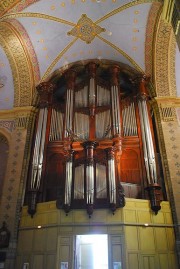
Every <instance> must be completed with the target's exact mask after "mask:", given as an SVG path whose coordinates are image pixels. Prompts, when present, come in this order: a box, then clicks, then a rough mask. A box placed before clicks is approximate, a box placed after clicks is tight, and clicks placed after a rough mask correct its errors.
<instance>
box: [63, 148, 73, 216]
mask: <svg viewBox="0 0 180 269" xmlns="http://www.w3.org/2000/svg"><path fill="white" fill-rule="evenodd" d="M72 155H73V152H71V153H70V157H69V159H68V160H67V162H66V179H65V197H64V207H65V211H66V213H68V212H69V209H70V206H71V193H72Z"/></svg>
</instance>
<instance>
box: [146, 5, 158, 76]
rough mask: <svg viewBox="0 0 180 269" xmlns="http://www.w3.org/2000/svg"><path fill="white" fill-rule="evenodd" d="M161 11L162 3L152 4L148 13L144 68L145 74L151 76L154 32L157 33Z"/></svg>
mask: <svg viewBox="0 0 180 269" xmlns="http://www.w3.org/2000/svg"><path fill="white" fill-rule="evenodd" d="M161 11H162V3H153V4H152V6H151V9H150V11H149V16H148V21H147V29H146V41H145V68H146V72H145V73H146V74H147V75H148V76H152V74H153V54H154V51H153V49H154V46H153V41H154V38H155V36H154V32H155V31H157V25H158V21H159V17H160V14H161Z"/></svg>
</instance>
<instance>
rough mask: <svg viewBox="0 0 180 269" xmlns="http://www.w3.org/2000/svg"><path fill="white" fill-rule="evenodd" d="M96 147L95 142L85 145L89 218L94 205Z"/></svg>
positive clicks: (85, 143) (88, 142)
mask: <svg viewBox="0 0 180 269" xmlns="http://www.w3.org/2000/svg"><path fill="white" fill-rule="evenodd" d="M96 146H97V143H96V142H95V141H87V142H84V143H83V147H84V149H85V150H86V204H87V212H88V214H89V217H90V216H91V215H92V213H93V204H94V149H95V147H96Z"/></svg>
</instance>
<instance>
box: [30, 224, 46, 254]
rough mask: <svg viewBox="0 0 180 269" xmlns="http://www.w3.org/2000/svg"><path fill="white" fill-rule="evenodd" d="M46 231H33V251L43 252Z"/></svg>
mask: <svg viewBox="0 0 180 269" xmlns="http://www.w3.org/2000/svg"><path fill="white" fill-rule="evenodd" d="M45 242H46V231H45V230H44V229H37V230H35V231H34V240H33V250H34V251H42V252H43V251H45V248H46V244H45Z"/></svg>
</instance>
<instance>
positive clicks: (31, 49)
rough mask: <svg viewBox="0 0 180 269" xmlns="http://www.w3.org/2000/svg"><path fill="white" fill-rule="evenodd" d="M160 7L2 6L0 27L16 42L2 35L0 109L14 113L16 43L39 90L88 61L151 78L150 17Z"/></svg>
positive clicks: (119, 1)
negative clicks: (113, 64) (108, 63)
mask: <svg viewBox="0 0 180 269" xmlns="http://www.w3.org/2000/svg"><path fill="white" fill-rule="evenodd" d="M3 2H4V8H2V6H3ZM8 2H9V4H8ZM11 2H13V3H11ZM5 4H6V5H5ZM1 5H2V6H1ZM160 6H161V1H158V0H157V1H155V0H139V1H135V0H134V1H130V0H64V1H61V0H39V1H37V0H28V1H27V0H26V1H25V0H21V1H20V0H19V1H18V0H16V1H8V0H3V1H2V4H0V16H1V17H0V24H3V23H6V24H4V25H7V27H8V29H10V30H11V32H12V33H14V37H13V36H8V34H4V36H3V35H2V36H1V33H0V45H1V47H0V109H11V108H12V107H13V100H14V90H15V89H14V88H13V87H15V86H13V85H14V84H15V83H14V82H15V80H16V79H19V78H17V75H15V72H13V71H14V70H13V68H15V67H14V65H17V64H16V63H15V59H14V58H15V56H14V55H16V51H15V52H13V53H14V54H13V55H11V50H12V49H8V46H9V48H12V47H11V46H13V44H9V43H12V42H16V43H17V41H15V40H14V41H13V38H14V39H18V41H19V42H20V44H21V45H22V48H23V51H24V55H27V62H28V63H29V66H30V68H31V70H32V71H31V72H32V73H33V79H34V84H35V85H37V84H38V83H39V82H40V81H44V80H46V79H47V78H48V77H49V76H50V75H51V74H52V73H53V72H54V71H55V70H57V69H60V68H64V69H66V68H67V67H68V65H69V64H70V63H73V62H76V61H82V62H83V61H85V60H87V59H98V60H99V61H102V60H104V59H105V60H114V61H117V62H121V63H123V64H126V65H129V66H130V67H132V68H134V69H136V70H137V71H139V72H142V73H146V63H145V59H146V50H147V48H146V43H147V40H148V37H147V31H148V27H150V25H148V24H150V23H151V20H150V19H149V18H150V14H151V16H155V15H154V14H153V12H150V11H152V9H153V8H154V10H157V9H159V8H160ZM155 14H156V16H157V12H156V13H155ZM4 25H3V27H4ZM12 33H11V35H12ZM16 50H17V53H18V47H17V49H16ZM177 55H178V53H177ZM18 57H19V61H23V60H24V59H21V58H20V56H18ZM23 57H24V56H23ZM12 58H13V59H12ZM177 65H178V66H179V61H178V63H177Z"/></svg>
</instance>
